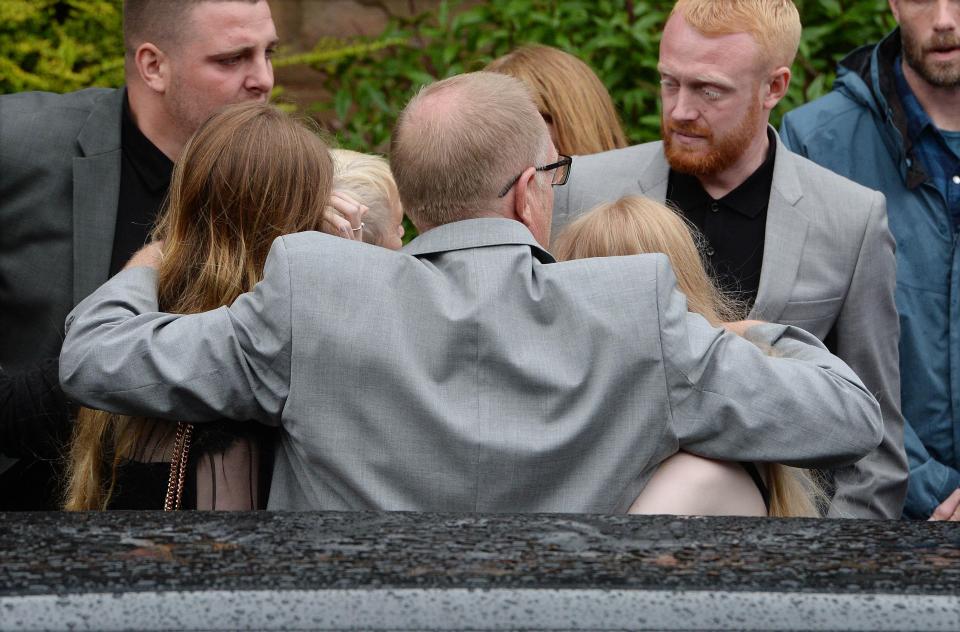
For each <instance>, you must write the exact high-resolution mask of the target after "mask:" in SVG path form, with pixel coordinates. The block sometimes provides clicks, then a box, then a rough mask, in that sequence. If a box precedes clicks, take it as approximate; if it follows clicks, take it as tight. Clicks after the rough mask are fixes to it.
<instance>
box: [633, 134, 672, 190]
mask: <svg viewBox="0 0 960 632" xmlns="http://www.w3.org/2000/svg"><path fill="white" fill-rule="evenodd" d="M656 145H657V147H656V151H651V152H650V160H649V162H647V164H646V165H644V166H642V167H641V168H640V176H639V179H638V180H637V186H639V187H640V192H641V193H643V194H644V195H645V196H647V197H648V198H650V199H652V200H657V201H658V202H664V201H666V199H667V182H668V180H669V179H670V165H669V164H668V163H667V158H666V156H664V154H663V143H662V142H661V141H658V142H657V143H656Z"/></svg>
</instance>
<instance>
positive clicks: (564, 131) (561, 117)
mask: <svg viewBox="0 0 960 632" xmlns="http://www.w3.org/2000/svg"><path fill="white" fill-rule="evenodd" d="M485 70H487V71H489V72H498V73H501V74H504V75H510V76H511V77H515V78H517V79H520V80H521V81H523V82H524V83H525V84H527V86H529V87H530V91H531V92H532V94H533V99H534V102H535V103H536V104H537V109H538V110H540V115H541V116H543V118H544V120H546V121H547V122H548V123H553V130H554V135H553V136H554V143H555V144H556V146H557V151H559V152H560V153H561V154H567V155H569V156H579V155H584V154H596V153H599V152H601V151H608V150H610V149H618V148H620V147H626V146H627V137H626V136H625V135H624V133H623V126H622V125H621V123H620V118H619V117H618V116H617V110H616V108H615V107H614V106H613V100H612V99H611V98H610V93H609V92H607V88H606V86H604V85H603V82H601V81H600V79H599V77H597V75H596V73H594V72H593V70H591V69H590V66H588V65H587V64H585V63H584V62H583V61H581V60H580V59H579V58H578V57H574V56H573V55H571V54H570V53H567V52H564V51H562V50H560V49H558V48H553V47H550V46H542V45H534V46H524V47H521V48H518V49H516V50H515V51H513V52H511V53H507V54H506V55H504V56H503V57H499V58H497V59H495V60H493V61H492V62H491V63H490V64H489V65H488V66H487V67H486V69H485Z"/></svg>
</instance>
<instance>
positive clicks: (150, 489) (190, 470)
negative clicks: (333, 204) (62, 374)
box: [64, 103, 333, 510]
mask: <svg viewBox="0 0 960 632" xmlns="http://www.w3.org/2000/svg"><path fill="white" fill-rule="evenodd" d="M332 176H333V165H332V162H331V159H330V155H329V152H328V150H327V146H326V145H325V144H324V142H323V141H322V140H321V139H320V138H319V137H318V136H317V135H316V134H315V133H314V132H312V131H311V130H309V129H307V128H306V127H304V126H303V125H302V124H300V123H299V122H297V121H295V120H293V119H291V118H290V117H288V116H287V115H286V114H284V113H282V112H280V111H279V110H277V109H276V108H274V107H272V106H269V105H265V104H261V103H247V104H241V105H235V106H231V107H229V108H226V109H225V110H223V111H221V112H220V113H218V114H215V115H214V116H212V117H211V118H210V119H208V120H207V121H206V122H205V123H204V124H203V125H202V126H201V127H200V128H199V129H198V130H197V132H196V134H195V135H194V136H193V137H192V138H191V140H190V141H189V142H188V143H187V145H186V147H185V148H184V150H183V153H182V155H181V157H180V159H179V160H178V161H177V163H176V165H175V167H174V171H173V177H172V180H171V182H170V191H169V194H168V199H167V203H166V205H165V207H164V210H163V211H162V212H161V215H160V218H159V219H158V223H157V226H156V228H155V230H154V239H156V240H162V243H163V254H164V256H163V260H162V262H161V264H160V268H159V271H158V300H159V309H160V310H162V311H167V312H174V313H181V314H190V313H196V312H203V311H207V310H211V309H215V308H217V307H221V306H223V305H228V304H230V303H231V302H232V301H233V300H234V299H235V298H237V297H238V296H239V295H240V294H242V293H244V292H247V291H248V290H250V289H252V288H253V286H254V285H255V284H256V283H257V282H258V281H259V280H260V279H261V277H262V276H263V267H264V264H265V262H266V258H267V253H268V251H269V249H270V245H271V243H272V242H273V241H274V239H276V238H277V237H279V236H281V235H285V234H288V233H295V232H299V231H305V230H321V228H322V226H323V222H324V212H325V207H326V206H327V204H328V200H329V199H330V194H331V191H330V188H331V180H332ZM264 432H265V430H264V429H263V428H262V427H260V426H258V425H256V424H253V423H248V424H244V423H238V422H211V423H204V424H198V425H197V426H196V427H193V424H184V423H180V424H178V423H176V422H170V421H164V420H154V419H144V418H140V417H129V416H125V415H117V414H113V413H109V412H105V411H100V410H91V409H87V408H84V409H81V411H80V414H79V417H78V419H77V423H76V427H75V429H74V435H73V439H72V443H71V447H70V451H69V455H68V464H67V475H66V479H67V480H66V485H65V494H64V495H65V499H64V500H65V502H64V505H65V508H66V509H68V510H102V509H109V508H143V509H149V508H157V509H159V508H161V507H163V506H164V505H165V498H166V500H167V501H170V495H171V494H172V495H173V496H175V497H176V499H177V503H175V504H180V502H179V501H180V499H181V498H182V499H183V503H182V504H183V506H184V507H196V508H202V509H255V508H259V507H263V506H264V505H265V489H264V485H263V482H264V477H262V476H261V473H262V472H267V473H268V472H269V468H268V467H266V463H265V461H266V460H268V458H269V451H268V450H261V449H260V447H261V445H264V442H266V441H269V437H264V436H263V433H264ZM171 460H172V461H174V465H173V466H171V465H170V462H171ZM165 491H166V494H165ZM166 504H167V505H168V508H174V507H170V506H169V505H170V502H167V503H166Z"/></svg>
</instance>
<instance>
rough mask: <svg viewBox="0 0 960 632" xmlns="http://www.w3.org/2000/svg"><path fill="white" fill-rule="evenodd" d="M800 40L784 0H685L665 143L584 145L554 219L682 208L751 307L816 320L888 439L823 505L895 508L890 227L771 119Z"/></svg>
mask: <svg viewBox="0 0 960 632" xmlns="http://www.w3.org/2000/svg"><path fill="white" fill-rule="evenodd" d="M799 40H800V17H799V15H798V13H797V10H796V7H795V6H794V5H793V3H792V2H791V0H679V1H678V2H677V4H676V5H675V7H674V9H673V12H672V13H671V16H670V18H669V20H668V21H667V24H666V26H665V28H664V32H663V37H662V39H661V44H660V60H659V70H660V77H661V100H662V105H663V108H662V110H663V114H662V119H661V130H662V133H663V141H662V142H657V143H648V144H645V145H637V146H634V147H628V148H626V149H619V150H614V151H610V152H605V153H602V154H595V155H593V156H583V157H577V158H575V159H574V165H573V167H575V168H573V169H571V178H570V180H569V182H568V183H567V185H566V186H565V187H559V188H558V190H557V192H556V196H555V201H554V216H553V217H554V220H553V232H554V234H558V233H559V231H560V230H561V229H562V227H563V226H564V225H565V224H566V223H567V222H569V221H570V220H571V219H572V218H574V217H576V216H577V215H578V214H580V213H582V212H584V211H586V210H589V209H590V208H591V207H592V206H594V205H596V204H597V203H600V202H604V201H609V200H614V199H616V198H618V197H620V196H622V195H631V194H643V195H646V196H648V197H651V198H653V199H657V200H661V201H667V202H668V203H670V204H672V205H673V206H674V207H675V208H677V209H678V210H679V211H680V212H681V213H683V215H684V216H686V217H687V219H689V220H690V221H691V223H693V224H694V225H695V226H696V227H697V229H699V231H700V232H701V233H702V235H703V253H704V256H705V259H706V261H707V263H708V264H709V267H710V268H711V271H712V274H714V276H715V279H716V281H717V282H718V284H719V286H720V287H721V288H722V289H723V290H724V291H725V292H727V293H730V294H733V295H734V296H736V297H737V298H740V299H742V300H743V301H744V303H745V304H746V305H747V306H749V307H750V315H749V318H751V319H760V320H769V321H775V322H779V323H785V324H790V325H796V326H799V327H802V328H803V329H806V330H807V331H810V332H811V333H813V334H814V335H816V336H817V337H818V338H820V339H821V340H823V341H825V342H826V343H827V345H828V346H829V347H830V348H831V350H833V351H834V352H835V353H836V354H837V355H838V356H840V357H841V358H842V359H843V360H844V361H846V362H847V364H849V365H850V366H851V367H852V368H853V369H854V370H855V371H856V372H857V374H858V375H859V376H860V378H861V379H862V380H863V382H864V384H866V386H867V388H869V389H870V390H871V391H872V392H873V393H874V394H875V395H876V396H877V399H878V400H879V401H880V405H881V409H882V412H883V417H884V439H883V443H882V444H881V445H880V447H879V448H878V449H877V450H875V451H874V452H872V453H871V454H870V455H868V456H867V457H865V458H864V459H863V460H861V461H860V462H858V463H857V464H855V465H853V466H849V467H846V468H841V469H839V470H835V471H833V472H832V474H833V478H834V483H835V486H836V493H835V495H834V497H833V500H832V502H831V505H830V508H829V515H830V516H836V517H863V518H897V517H899V516H900V512H901V510H902V507H903V501H904V496H905V494H906V474H907V466H906V458H905V455H904V451H903V418H902V416H901V414H900V383H899V369H898V352H897V339H898V333H899V326H898V321H897V313H896V308H895V306H894V298H893V291H894V281H895V279H894V269H895V262H894V256H893V240H892V238H891V236H890V233H889V231H888V229H887V218H886V207H885V202H884V199H883V196H882V195H881V194H879V193H876V192H874V191H870V190H868V189H865V188H863V187H861V186H859V185H856V184H854V183H853V182H851V181H849V180H847V179H845V178H842V177H840V176H837V175H836V174H833V173H832V172H829V171H827V170H825V169H823V168H820V167H818V166H816V165H814V164H813V163H811V162H810V161H807V160H805V159H803V158H800V157H799V156H797V155H796V154H793V153H791V152H790V151H789V150H787V149H786V148H785V147H784V146H783V144H782V143H781V142H780V140H779V138H778V137H777V134H776V132H775V131H774V130H773V129H772V128H771V127H770V126H769V123H768V121H769V117H770V111H771V110H772V109H773V108H774V107H775V106H776V105H777V103H778V102H779V101H780V100H781V99H782V98H783V96H784V94H786V91H787V87H788V86H789V83H790V65H791V64H792V63H793V58H794V57H795V55H796V52H797V47H798V45H799ZM743 379H744V380H745V381H749V380H750V376H749V375H745V376H743ZM781 414H785V415H789V414H790V413H789V411H786V412H782V413H781Z"/></svg>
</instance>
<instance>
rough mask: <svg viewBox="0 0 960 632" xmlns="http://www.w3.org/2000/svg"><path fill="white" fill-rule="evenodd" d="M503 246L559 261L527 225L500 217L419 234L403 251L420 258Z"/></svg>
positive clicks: (466, 222)
mask: <svg viewBox="0 0 960 632" xmlns="http://www.w3.org/2000/svg"><path fill="white" fill-rule="evenodd" d="M504 245H523V246H529V247H530V249H531V251H532V252H533V256H534V257H535V258H536V259H537V260H538V261H540V263H554V262H555V261H556V260H555V259H554V258H553V255H551V254H550V253H549V252H547V251H546V250H544V249H543V247H542V246H541V245H540V244H539V243H537V240H536V239H534V238H533V235H532V234H531V233H530V231H529V230H528V229H527V227H526V226H524V225H523V224H521V223H520V222H518V221H516V220H512V219H506V218H499V217H482V218H477V219H466V220H462V221H459V222H451V223H449V224H444V225H442V226H437V227H436V228H432V229H430V230H428V231H426V232H425V233H421V234H420V235H418V236H417V238H416V239H414V240H413V241H411V242H410V243H409V244H407V245H406V246H404V247H403V251H402V252H405V253H406V254H408V255H413V256H415V257H418V256H423V255H430V254H436V253H441V252H450V251H452V250H466V249H469V248H485V247H487V246H504Z"/></svg>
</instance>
